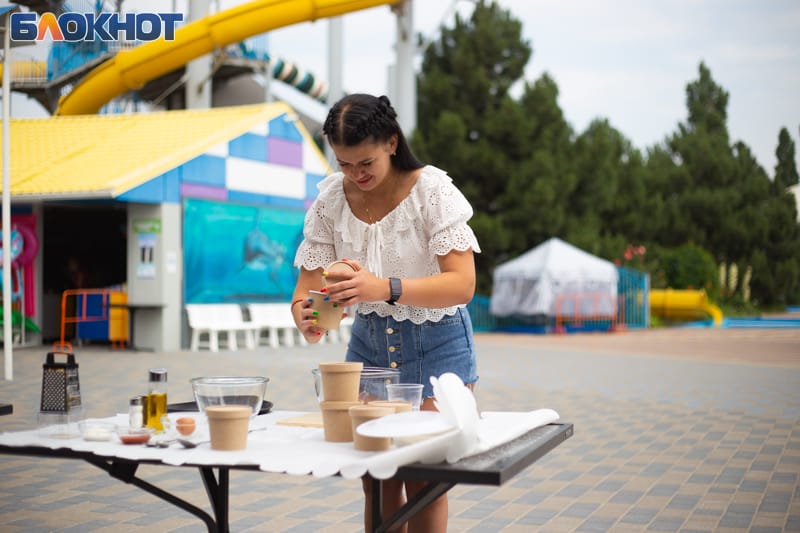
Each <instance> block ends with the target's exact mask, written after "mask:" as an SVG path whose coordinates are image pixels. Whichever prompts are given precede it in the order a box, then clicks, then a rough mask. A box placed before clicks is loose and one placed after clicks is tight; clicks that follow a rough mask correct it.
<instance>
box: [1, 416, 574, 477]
mask: <svg viewBox="0 0 800 533" xmlns="http://www.w3.org/2000/svg"><path fill="white" fill-rule="evenodd" d="M303 414H306V413H304V412H300V411H273V412H271V413H269V414H266V415H261V416H257V417H255V418H253V419H252V420H251V421H250V431H251V433H250V434H249V435H248V436H247V448H246V449H245V450H241V451H216V450H212V449H211V448H210V446H209V444H208V443H203V444H200V445H199V446H198V447H196V448H192V449H187V448H183V447H182V446H181V445H180V444H178V443H174V444H172V445H171V446H170V447H169V448H155V447H147V446H143V445H126V444H122V443H121V442H119V440H118V439H117V437H116V436H114V437H113V438H112V440H110V441H107V442H91V441H85V440H83V439H82V438H81V437H77V438H71V439H63V438H52V437H47V436H45V435H44V434H43V432H42V430H41V428H38V429H35V430H30V431H14V432H5V433H2V434H0V444H2V445H5V446H17V447H19V446H41V447H45V448H50V449H54V450H57V449H62V448H65V449H71V450H75V451H82V452H84V451H85V452H91V453H93V454H95V455H98V456H100V457H107V458H120V459H129V460H132V461H139V460H150V461H160V462H162V463H164V464H166V465H192V466H235V465H257V466H258V468H259V469H260V470H263V471H265V472H276V473H287V474H293V475H308V474H311V475H314V476H316V477H327V476H333V475H337V474H341V475H342V476H343V477H345V478H348V479H352V478H358V477H361V476H363V475H364V474H366V473H369V474H370V475H372V476H373V477H375V478H377V479H387V478H390V477H392V476H394V474H395V473H396V472H397V469H398V467H400V466H403V465H407V464H411V463H415V462H422V463H427V464H433V463H441V462H443V461H445V460H450V462H454V461H453V460H452V459H453V458H452V457H448V450H450V449H451V447H452V445H453V444H454V443H456V442H457V440H458V438H459V436H460V430H459V429H453V430H451V431H448V432H446V433H442V434H439V435H436V436H435V437H431V438H429V439H427V440H423V441H419V442H415V443H413V444H408V445H406V446H399V447H398V446H393V447H392V448H391V449H390V450H387V451H382V452H364V451H359V450H356V449H355V448H354V447H353V443H352V442H344V443H334V442H327V441H325V439H324V435H323V430H322V429H321V428H304V427H296V426H284V425H276V422H277V421H278V420H281V419H284V418H289V417H296V416H299V415H303ZM186 415H190V416H195V417H198V416H199V415H198V413H196V412H194V413H170V415H169V416H170V418H171V419H172V420H173V421H174V420H175V419H176V418H178V417H181V416H186ZM390 416H391V415H390ZM200 418H202V416H199V418H198V420H199V419H200ZM101 420H104V421H108V422H113V423H115V424H117V425H122V426H125V425H127V423H128V416H127V415H123V414H119V415H116V416H113V417H109V418H105V419H101ZM556 420H558V414H557V413H556V412H555V411H553V410H552V409H538V410H535V411H530V412H485V413H483V415H482V416H481V419H480V421H479V431H478V436H479V439H478V443H477V445H476V446H474V447H473V448H472V449H471V450H470V451H469V453H467V454H462V455H461V456H460V457H458V458H457V459H460V458H463V457H467V456H469V455H474V454H477V453H481V452H483V451H486V450H489V449H491V448H493V447H495V446H499V445H501V444H503V443H505V442H508V441H510V440H513V439H514V438H516V437H518V436H520V435H522V434H524V433H525V432H527V431H529V430H531V429H534V428H536V427H539V426H542V425H545V424H549V423H551V422H555V421H556ZM207 432H208V429H207V426H204V425H203V424H200V425H199V427H198V433H197V434H195V435H193V436H192V437H193V438H194V439H197V440H201V439H203V438H204V437H205V436H207ZM204 433H205V434H204Z"/></svg>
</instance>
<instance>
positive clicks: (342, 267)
mask: <svg viewBox="0 0 800 533" xmlns="http://www.w3.org/2000/svg"><path fill="white" fill-rule="evenodd" d="M355 271H356V269H355V267H354V266H353V265H351V264H350V263H348V262H346V261H334V262H333V263H331V264H330V265H328V268H326V269H325V274H326V275H325V276H323V277H322V282H323V283H325V285H330V284H332V283H338V282H340V281H342V279H344V278H341V277H339V276H337V273H339V272H355Z"/></svg>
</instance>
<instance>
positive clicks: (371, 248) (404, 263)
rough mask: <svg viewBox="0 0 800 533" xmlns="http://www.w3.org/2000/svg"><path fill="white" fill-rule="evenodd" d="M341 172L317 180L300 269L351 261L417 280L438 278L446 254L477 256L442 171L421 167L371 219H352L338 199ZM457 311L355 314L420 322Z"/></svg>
mask: <svg viewBox="0 0 800 533" xmlns="http://www.w3.org/2000/svg"><path fill="white" fill-rule="evenodd" d="M343 181H344V174H342V173H341V172H337V173H335V174H331V175H330V176H328V177H327V178H325V179H324V180H322V181H321V182H320V183H319V186H318V188H319V195H318V196H317V199H316V200H315V201H314V203H313V204H312V206H311V208H310V209H309V210H308V212H307V213H306V217H305V226H304V229H303V237H304V239H303V242H302V243H301V244H300V247H299V248H298V249H297V254H296V255H295V259H294V265H295V266H296V267H300V266H302V267H304V268H305V269H306V270H315V269H317V268H320V267H322V268H324V267H326V266H327V265H329V264H330V263H332V262H333V261H336V260H338V259H342V258H347V259H355V260H356V261H358V262H359V263H361V264H362V265H364V266H365V267H366V268H367V269H368V270H369V271H370V272H372V273H373V274H375V275H376V276H378V277H387V278H388V277H395V278H400V279H404V278H421V277H426V276H431V275H434V274H438V273H440V272H441V271H440V270H439V263H438V262H437V260H436V256H441V255H447V254H448V253H450V252H451V251H452V250H458V251H464V250H467V249H470V248H471V249H472V251H473V252H475V253H478V252H480V248H479V246H478V240H477V239H476V238H475V234H474V233H473V232H472V229H471V228H470V227H469V226H468V225H467V221H468V220H469V219H470V218H471V217H472V206H470V204H469V202H468V201H467V199H466V198H464V195H463V194H461V191H459V190H458V189H457V188H456V187H455V185H453V183H452V181H453V180H452V179H451V178H450V176H448V175H447V173H446V172H444V171H442V170H439V169H438V168H436V167H433V166H430V165H428V166H426V167H424V168H423V169H422V172H421V173H420V176H419V178H418V180H417V183H416V184H415V185H414V187H412V189H411V191H410V192H409V194H408V196H406V197H405V199H403V201H402V202H400V204H399V205H398V206H397V207H396V208H394V210H392V211H391V212H390V213H389V214H387V215H386V216H385V217H383V218H382V219H381V220H379V221H378V222H375V223H373V224H367V223H366V222H363V221H362V220H359V219H358V218H356V216H355V215H354V214H353V212H352V211H351V210H350V205H349V204H348V203H347V198H345V195H344V183H343ZM458 307H463V306H452V307H446V308H440V309H430V308H427V307H412V306H408V305H402V304H397V305H389V304H387V303H384V302H362V303H360V304H358V311H359V312H360V313H364V314H367V313H378V315H380V316H389V315H391V316H392V317H393V318H394V319H395V320H411V321H412V322H414V323H415V324H421V323H422V322H425V321H426V320H431V321H434V322H436V321H439V320H441V319H442V317H443V316H445V315H453V314H455V313H456V311H457V309H458Z"/></svg>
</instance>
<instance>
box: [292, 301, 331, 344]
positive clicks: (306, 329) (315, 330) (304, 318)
mask: <svg viewBox="0 0 800 533" xmlns="http://www.w3.org/2000/svg"><path fill="white" fill-rule="evenodd" d="M311 302H312V300H311V298H305V299H303V300H300V302H298V303H295V307H300V322H299V323H298V325H297V329H299V330H300V334H301V335H303V338H305V339H306V340H307V341H308V342H309V343H311V344H315V343H317V342H319V341H320V340H321V339H322V335H323V334H324V333H325V331H326V330H325V328H321V327H319V326H317V319H316V317H315V316H314V310H313V309H312V308H311Z"/></svg>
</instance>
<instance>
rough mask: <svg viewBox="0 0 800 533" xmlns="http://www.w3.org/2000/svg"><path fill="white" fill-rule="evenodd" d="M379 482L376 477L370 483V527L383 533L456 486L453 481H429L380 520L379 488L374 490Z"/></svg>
mask: <svg viewBox="0 0 800 533" xmlns="http://www.w3.org/2000/svg"><path fill="white" fill-rule="evenodd" d="M380 483H381V482H380V480H378V479H374V480H373V483H372V529H373V531H374V532H375V533H383V532H385V531H389V529H391V528H393V527H395V526H397V525H400V524H404V523H406V522H408V521H409V520H411V518H413V517H414V516H416V514H417V513H419V512H420V511H422V510H423V509H424V508H425V507H427V506H428V505H429V504H430V503H431V502H433V501H434V500H435V499H436V498H438V497H439V496H441V495H443V494H445V493H446V492H447V491H449V490H450V489H452V488H453V487H455V486H456V484H455V483H445V482H439V483H429V484H427V485H426V486H425V488H424V489H422V490H421V491H419V492H418V493H417V494H416V495H415V496H414V497H413V498H412V499H410V500H408V501H407V502H406V503H405V505H403V506H402V507H401V508H400V509H398V510H397V512H396V513H394V514H393V515H392V516H390V517H389V518H387V519H386V521H385V522H382V520H381V498H380V496H381V494H380V489H378V492H377V493H376V491H375V488H376V486H378V487H379V486H380ZM376 494H377V499H376Z"/></svg>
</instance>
